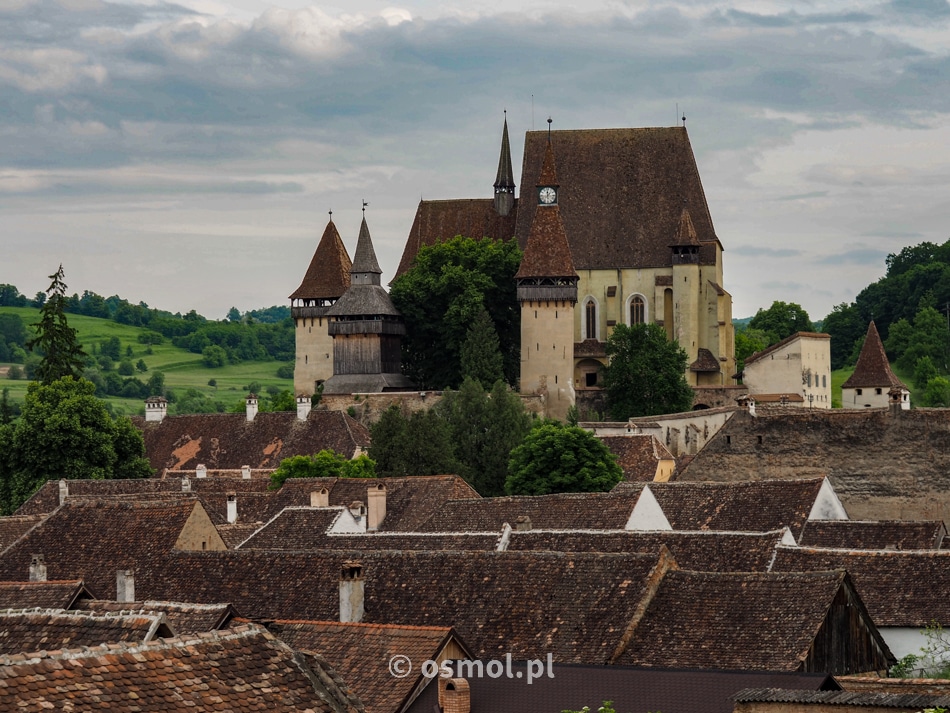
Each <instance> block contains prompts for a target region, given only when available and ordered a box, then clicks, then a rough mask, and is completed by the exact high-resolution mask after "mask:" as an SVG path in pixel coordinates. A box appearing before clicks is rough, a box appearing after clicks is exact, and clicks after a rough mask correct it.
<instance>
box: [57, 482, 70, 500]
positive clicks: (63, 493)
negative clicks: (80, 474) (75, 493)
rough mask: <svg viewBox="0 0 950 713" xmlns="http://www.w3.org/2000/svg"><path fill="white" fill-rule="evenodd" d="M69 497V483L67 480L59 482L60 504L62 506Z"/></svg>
mask: <svg viewBox="0 0 950 713" xmlns="http://www.w3.org/2000/svg"><path fill="white" fill-rule="evenodd" d="M68 497H69V483H67V482H66V481H65V480H60V481H59V504H60V505H62V504H63V503H64V502H66V498H68Z"/></svg>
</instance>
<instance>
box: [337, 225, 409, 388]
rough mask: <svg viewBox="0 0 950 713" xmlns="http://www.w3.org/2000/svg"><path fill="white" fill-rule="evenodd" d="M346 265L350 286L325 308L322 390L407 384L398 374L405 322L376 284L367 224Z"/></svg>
mask: <svg viewBox="0 0 950 713" xmlns="http://www.w3.org/2000/svg"><path fill="white" fill-rule="evenodd" d="M363 210H364V215H363V223H362V224H361V225H360V237H359V240H358V241H357V243H356V252H355V253H354V255H353V266H352V268H351V269H350V286H349V289H347V290H346V292H345V293H343V296H342V297H340V299H338V300H337V301H336V302H335V303H334V304H333V305H332V306H331V307H330V308H329V309H328V310H327V317H328V318H329V319H330V324H329V330H328V331H329V334H330V337H331V338H332V339H333V376H332V377H330V378H329V379H328V380H327V382H326V383H325V384H324V387H323V393H325V394H353V393H377V392H381V391H399V390H403V389H410V388H412V382H411V381H409V379H407V378H406V377H405V376H403V375H402V372H401V369H400V366H401V359H402V337H403V335H405V333H406V326H405V324H404V323H403V321H402V316H401V315H400V314H399V312H398V311H397V310H396V308H395V307H394V306H393V303H392V300H390V299H389V294H388V293H387V292H386V290H384V289H383V288H382V286H381V284H380V275H381V274H382V272H383V271H382V270H380V268H379V262H378V261H377V260H376V251H375V250H374V249H373V240H372V238H371V237H370V234H369V227H368V226H367V225H366V215H365V210H366V209H365V206H364V209H363Z"/></svg>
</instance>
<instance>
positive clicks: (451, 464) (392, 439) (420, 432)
mask: <svg viewBox="0 0 950 713" xmlns="http://www.w3.org/2000/svg"><path fill="white" fill-rule="evenodd" d="M370 436H371V437H372V442H371V444H370V447H369V457H370V458H372V459H373V460H374V461H376V472H377V473H379V475H380V476H382V477H392V476H405V475H440V474H447V473H457V472H458V471H459V465H458V462H457V461H456V459H455V446H454V444H453V443H452V434H451V431H450V429H449V426H448V424H447V423H446V422H445V420H444V419H442V418H440V417H439V415H438V414H437V413H436V412H435V411H434V410H430V411H416V412H415V413H413V414H411V415H409V414H407V413H405V412H404V411H403V410H402V409H400V408H399V407H398V406H396V405H393V406H390V407H389V408H388V409H386V410H385V411H383V413H382V415H381V416H380V418H379V421H377V422H376V423H374V424H373V425H372V426H371V427H370Z"/></svg>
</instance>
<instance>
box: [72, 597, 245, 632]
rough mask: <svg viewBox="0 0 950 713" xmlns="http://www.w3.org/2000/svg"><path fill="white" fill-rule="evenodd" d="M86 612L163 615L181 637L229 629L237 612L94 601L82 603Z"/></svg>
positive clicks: (178, 604)
mask: <svg viewBox="0 0 950 713" xmlns="http://www.w3.org/2000/svg"><path fill="white" fill-rule="evenodd" d="M82 608H83V610H85V611H92V612H113V613H122V614H135V613H138V614H161V615H162V616H163V617H164V618H165V621H167V622H168V625H169V626H170V627H171V628H172V631H174V632H175V633H176V634H177V635H179V636H186V635H190V634H200V633H202V632H205V631H215V630H217V629H226V628H228V627H229V625H230V623H231V620H232V619H233V618H234V617H235V616H236V614H237V612H236V611H235V610H234V607H232V606H231V605H230V604H190V603H185V602H113V601H109V600H108V599H94V600H92V601H87V602H83V603H82Z"/></svg>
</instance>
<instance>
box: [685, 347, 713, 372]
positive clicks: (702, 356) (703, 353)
mask: <svg viewBox="0 0 950 713" xmlns="http://www.w3.org/2000/svg"><path fill="white" fill-rule="evenodd" d="M696 353H697V358H696V361H694V362H693V363H692V364H690V365H689V370H690V371H698V372H703V373H707V372H718V371H719V370H720V366H719V360H718V359H717V358H716V355H715V354H713V353H712V352H711V351H709V350H708V349H706V348H705V347H700V348H699V349H698V350H697V352H696Z"/></svg>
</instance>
